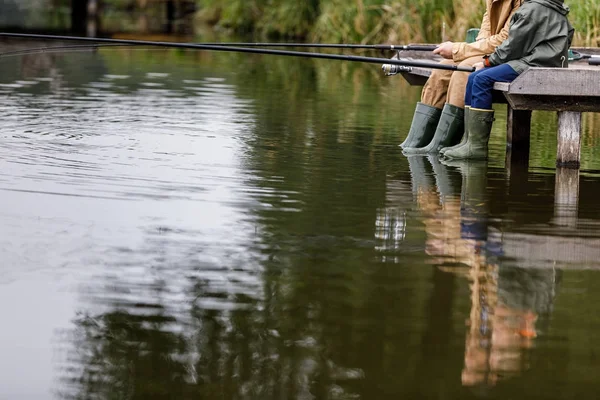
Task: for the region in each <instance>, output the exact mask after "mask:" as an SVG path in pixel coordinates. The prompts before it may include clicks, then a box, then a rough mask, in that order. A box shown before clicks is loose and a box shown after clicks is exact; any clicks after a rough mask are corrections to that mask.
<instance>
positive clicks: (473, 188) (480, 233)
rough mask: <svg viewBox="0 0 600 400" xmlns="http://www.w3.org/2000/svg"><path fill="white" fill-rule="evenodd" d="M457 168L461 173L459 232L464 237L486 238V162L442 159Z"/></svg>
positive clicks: (482, 239) (444, 162)
mask: <svg viewBox="0 0 600 400" xmlns="http://www.w3.org/2000/svg"><path fill="white" fill-rule="evenodd" d="M442 163H443V164H445V165H447V166H452V167H456V168H458V170H459V171H460V173H461V175H462V190H461V196H460V197H461V198H460V203H461V207H460V214H461V234H462V236H463V238H465V239H473V240H481V241H485V240H486V239H487V220H488V205H487V195H486V194H487V162H486V161H474V160H448V161H442Z"/></svg>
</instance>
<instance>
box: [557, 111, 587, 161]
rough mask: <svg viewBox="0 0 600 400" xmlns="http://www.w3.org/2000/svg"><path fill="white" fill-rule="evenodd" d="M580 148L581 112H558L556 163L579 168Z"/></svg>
mask: <svg viewBox="0 0 600 400" xmlns="http://www.w3.org/2000/svg"><path fill="white" fill-rule="evenodd" d="M580 150H581V113H579V112H571V111H563V112H559V113H558V146H557V155H556V165H557V166H561V167H568V168H579V160H580V152H581V151H580Z"/></svg>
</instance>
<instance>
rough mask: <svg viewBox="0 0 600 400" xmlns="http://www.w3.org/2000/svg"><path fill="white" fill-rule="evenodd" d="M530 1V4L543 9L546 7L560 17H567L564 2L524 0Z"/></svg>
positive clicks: (555, 0) (567, 8) (566, 7)
mask: <svg viewBox="0 0 600 400" xmlns="http://www.w3.org/2000/svg"><path fill="white" fill-rule="evenodd" d="M525 1H530V2H532V3H538V4H541V5H543V6H545V7H548V8H550V9H552V10H554V11H556V12H558V13H560V14H562V15H567V14H568V13H569V11H570V10H569V7H568V6H566V5H565V2H564V0H525Z"/></svg>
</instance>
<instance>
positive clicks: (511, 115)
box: [506, 105, 531, 176]
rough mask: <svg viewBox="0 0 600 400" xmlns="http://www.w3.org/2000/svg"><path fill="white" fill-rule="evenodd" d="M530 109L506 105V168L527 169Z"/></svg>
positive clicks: (523, 170) (522, 170)
mask: <svg viewBox="0 0 600 400" xmlns="http://www.w3.org/2000/svg"><path fill="white" fill-rule="evenodd" d="M530 132H531V111H528V110H514V109H513V108H512V107H511V106H510V105H508V111H507V113H506V168H507V169H508V174H509V176H510V175H512V174H513V172H516V171H520V172H521V173H522V172H525V173H526V172H527V170H528V169H529V142H530Z"/></svg>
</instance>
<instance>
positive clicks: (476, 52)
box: [452, 0, 523, 63]
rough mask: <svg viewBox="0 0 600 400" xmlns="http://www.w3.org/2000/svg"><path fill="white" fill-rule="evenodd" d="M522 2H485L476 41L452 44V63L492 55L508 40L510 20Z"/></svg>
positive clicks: (497, 0)
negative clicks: (484, 9)
mask: <svg viewBox="0 0 600 400" xmlns="http://www.w3.org/2000/svg"><path fill="white" fill-rule="evenodd" d="M522 2H523V0H486V11H485V14H484V15H483V21H482V22H481V29H480V31H479V35H477V41H475V42H473V43H465V42H459V43H454V46H453V47H452V58H453V59H454V62H456V63H459V62H461V61H462V60H464V59H466V58H469V57H474V56H483V55H486V54H492V53H493V52H494V50H495V49H496V47H497V46H499V45H500V44H501V43H502V42H504V41H505V40H506V39H507V38H508V27H509V25H510V18H511V17H512V15H513V14H514V12H515V11H517V9H518V8H519V7H520V6H521V3H522Z"/></svg>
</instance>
